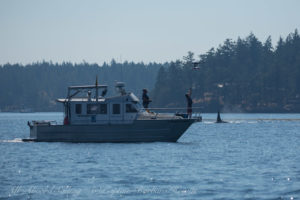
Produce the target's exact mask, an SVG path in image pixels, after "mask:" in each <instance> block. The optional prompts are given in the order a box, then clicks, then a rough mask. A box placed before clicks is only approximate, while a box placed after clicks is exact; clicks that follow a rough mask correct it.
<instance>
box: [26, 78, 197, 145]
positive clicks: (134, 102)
mask: <svg viewBox="0 0 300 200" xmlns="http://www.w3.org/2000/svg"><path fill="white" fill-rule="evenodd" d="M107 89H108V86H107V85H98V81H97V79H96V83H95V85H84V86H70V87H68V94H67V97H66V98H64V99H57V102H60V103H62V104H63V107H64V120H63V123H57V122H55V121H30V122H28V126H29V128H30V138H28V139H23V141H37V142H80V143H81V142H176V141H177V140H178V139H179V138H180V137H181V136H182V135H183V134H184V132H185V131H186V130H187V129H188V128H189V127H190V126H191V124H193V123H194V122H197V121H201V117H199V116H198V117H193V118H188V117H187V115H183V114H178V113H177V114H166V113H156V112H153V111H150V110H149V109H144V108H143V106H142V105H141V103H140V101H139V99H138V98H137V97H136V96H135V95H134V94H133V93H132V92H126V91H125V83H123V82H117V83H116V85H115V89H116V94H115V95H114V96H111V97H106V94H107V91H108V90H107ZM99 92H101V94H100V95H99Z"/></svg>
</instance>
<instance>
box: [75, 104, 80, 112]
mask: <svg viewBox="0 0 300 200" xmlns="http://www.w3.org/2000/svg"><path fill="white" fill-rule="evenodd" d="M75 112H76V114H81V104H76V105H75Z"/></svg>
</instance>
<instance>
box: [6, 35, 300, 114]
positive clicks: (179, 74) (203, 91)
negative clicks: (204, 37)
mask: <svg viewBox="0 0 300 200" xmlns="http://www.w3.org/2000/svg"><path fill="white" fill-rule="evenodd" d="M194 62H199V65H197V66H194V64H193V63H194ZM96 75H97V76H98V80H99V83H100V84H107V85H109V86H110V88H109V91H110V92H111V91H113V90H114V89H113V86H114V84H115V81H124V82H125V83H126V88H127V89H129V90H130V91H133V92H134V93H136V94H137V96H138V97H139V98H140V97H141V90H142V89H143V88H148V89H149V90H150V91H151V92H150V98H151V99H152V100H153V102H152V103H151V104H150V106H151V107H185V106H186V99H185V96H184V95H185V93H186V92H187V90H188V89H190V88H192V98H193V101H194V104H193V106H194V107H201V108H202V109H200V111H202V112H216V111H217V110H220V111H227V112H300V36H299V34H298V32H297V30H295V31H294V32H293V33H291V34H289V35H288V36H287V38H285V39H283V38H280V39H279V40H278V42H277V44H276V46H275V47H273V46H272V41H271V37H269V38H268V39H267V40H266V41H264V42H261V41H259V40H258V39H257V38H256V37H255V35H254V34H250V35H249V36H248V37H246V38H244V39H241V38H238V39H237V40H236V41H233V40H230V39H227V40H226V41H225V42H224V43H223V44H222V45H220V46H219V47H218V48H216V49H214V48H212V49H211V50H209V51H208V52H207V53H205V54H203V55H199V56H195V55H194V53H192V52H188V55H187V56H184V57H183V59H182V60H177V61H174V62H171V63H164V64H158V63H149V64H144V63H133V62H124V63H117V62H116V61H115V60H112V61H111V63H109V64H107V63H104V64H103V65H101V66H99V65H98V64H88V63H86V62H83V63H81V64H72V63H68V62H66V63H62V64H57V63H52V62H40V63H33V64H29V65H25V66H24V65H21V64H5V65H2V66H0V109H1V110H2V111H22V110H25V111H26V109H29V111H30V110H32V111H61V108H62V107H61V105H59V104H57V103H56V102H55V99H56V98H62V97H65V96H66V93H67V87H68V86H70V85H85V84H95V78H96Z"/></svg>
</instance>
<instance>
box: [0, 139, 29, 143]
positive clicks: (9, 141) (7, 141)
mask: <svg viewBox="0 0 300 200" xmlns="http://www.w3.org/2000/svg"><path fill="white" fill-rule="evenodd" d="M0 142H3V143H19V142H24V141H23V139H22V138H15V139H13V140H0Z"/></svg>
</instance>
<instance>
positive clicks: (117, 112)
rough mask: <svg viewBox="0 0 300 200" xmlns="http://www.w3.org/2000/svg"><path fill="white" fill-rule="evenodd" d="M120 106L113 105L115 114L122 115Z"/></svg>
mask: <svg viewBox="0 0 300 200" xmlns="http://www.w3.org/2000/svg"><path fill="white" fill-rule="evenodd" d="M120 110H121V109H120V104H113V114H120Z"/></svg>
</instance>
